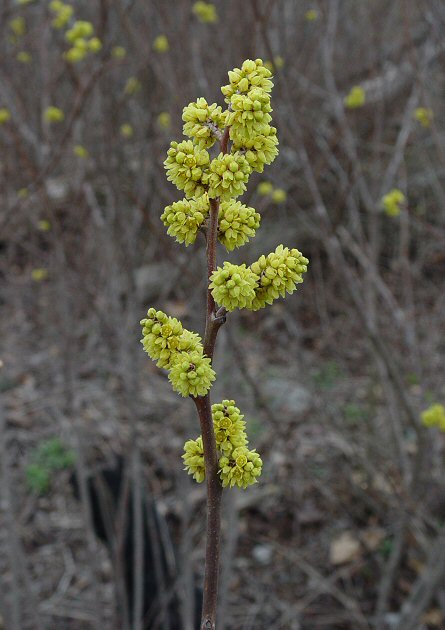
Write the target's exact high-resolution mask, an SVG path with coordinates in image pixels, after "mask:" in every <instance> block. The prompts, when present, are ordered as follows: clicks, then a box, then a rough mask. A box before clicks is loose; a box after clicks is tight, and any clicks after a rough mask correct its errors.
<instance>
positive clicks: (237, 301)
mask: <svg viewBox="0 0 445 630" xmlns="http://www.w3.org/2000/svg"><path fill="white" fill-rule="evenodd" d="M210 281H211V282H210V285H209V287H210V289H211V291H212V295H213V299H214V300H215V302H216V303H217V304H219V305H220V306H224V307H225V308H226V309H227V310H228V311H233V310H235V309H236V308H250V307H251V305H252V302H253V300H254V299H255V288H256V287H257V283H258V281H259V276H258V275H257V274H255V273H254V272H253V271H252V269H250V268H249V267H246V265H245V264H242V265H233V264H232V263H230V262H228V261H227V260H226V261H225V262H224V265H223V267H218V268H217V269H216V271H214V272H213V273H212V275H211V276H210Z"/></svg>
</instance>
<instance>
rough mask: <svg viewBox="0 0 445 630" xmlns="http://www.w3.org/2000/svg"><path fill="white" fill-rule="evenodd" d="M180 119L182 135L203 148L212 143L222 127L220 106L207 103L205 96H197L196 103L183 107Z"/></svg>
mask: <svg viewBox="0 0 445 630" xmlns="http://www.w3.org/2000/svg"><path fill="white" fill-rule="evenodd" d="M182 120H183V121H184V123H185V124H184V127H183V133H184V135H185V136H188V137H189V138H193V139H194V141H195V142H196V144H197V145H198V146H199V147H201V148H203V149H207V148H209V147H211V146H213V145H214V143H215V140H216V139H217V137H218V136H220V135H221V130H222V129H223V127H224V120H223V116H222V110H221V107H219V105H216V103H212V104H211V105H209V104H208V103H207V101H206V99H205V98H198V100H197V101H196V103H190V104H189V105H187V107H184V110H183V112H182Z"/></svg>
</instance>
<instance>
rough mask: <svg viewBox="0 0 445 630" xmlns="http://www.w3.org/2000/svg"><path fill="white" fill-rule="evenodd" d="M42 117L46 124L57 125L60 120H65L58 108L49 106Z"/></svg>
mask: <svg viewBox="0 0 445 630" xmlns="http://www.w3.org/2000/svg"><path fill="white" fill-rule="evenodd" d="M43 117H44V119H45V120H46V122H47V123H58V122H62V120H63V119H64V118H65V114H64V113H63V111H62V110H61V109H60V108H59V107H55V106H54V105H50V106H49V107H47V108H46V110H45V113H44V114H43Z"/></svg>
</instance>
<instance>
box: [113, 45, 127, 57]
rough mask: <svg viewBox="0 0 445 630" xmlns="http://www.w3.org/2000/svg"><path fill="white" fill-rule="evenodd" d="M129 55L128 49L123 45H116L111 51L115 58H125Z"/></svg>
mask: <svg viewBox="0 0 445 630" xmlns="http://www.w3.org/2000/svg"><path fill="white" fill-rule="evenodd" d="M126 55H127V51H126V50H125V48H124V47H123V46H115V47H114V48H113V50H112V51H111V56H112V57H114V58H115V59H123V58H124V57H125V56H126Z"/></svg>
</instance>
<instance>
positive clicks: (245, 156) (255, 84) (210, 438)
mask: <svg viewBox="0 0 445 630" xmlns="http://www.w3.org/2000/svg"><path fill="white" fill-rule="evenodd" d="M271 76H272V75H271V72H270V70H269V69H267V68H266V67H265V65H264V64H263V62H262V60H261V59H256V60H255V61H254V60H252V59H247V60H246V61H245V62H244V63H243V65H242V67H241V68H235V69H234V70H233V71H230V72H229V85H225V86H223V87H222V88H221V91H222V93H223V94H224V96H225V102H226V104H227V105H228V107H227V109H225V110H224V111H223V110H222V108H221V107H220V106H218V105H217V104H216V103H210V104H209V103H207V101H206V99H205V98H202V97H201V98H198V99H197V100H196V102H193V103H190V104H189V105H187V107H184V110H183V113H182V120H183V121H184V123H185V124H184V127H183V132H184V135H185V136H187V137H188V138H189V139H188V140H183V141H182V142H176V141H172V142H171V143H170V148H169V149H168V151H167V158H166V159H165V161H164V166H165V169H166V172H167V179H168V180H169V181H171V182H172V183H173V184H175V186H176V187H177V188H178V190H182V191H184V195H185V198H184V199H183V200H180V201H176V202H174V203H172V204H171V205H169V206H167V207H166V208H165V209H164V212H163V214H162V216H161V220H162V222H163V223H164V225H165V227H166V228H167V233H168V234H169V235H170V236H172V237H174V238H175V239H176V240H177V241H178V242H179V243H184V244H185V246H186V247H187V246H189V245H191V244H193V243H194V242H195V240H196V238H197V236H198V233H199V232H200V231H202V232H204V234H205V237H206V257H207V281H208V286H207V305H206V318H205V320H206V322H205V332H204V342H202V340H201V337H200V336H199V335H198V334H197V333H195V332H193V331H190V330H187V329H186V328H185V327H184V326H183V325H182V323H181V322H180V321H178V320H177V319H176V318H175V317H171V316H169V315H167V314H166V313H164V312H163V311H159V310H156V309H155V308H153V307H151V308H149V309H148V312H147V317H146V318H145V319H143V320H142V321H141V325H142V335H143V338H142V340H141V342H142V345H143V347H144V350H145V351H146V352H147V354H148V355H149V356H150V358H151V359H153V361H156V364H157V366H158V367H160V368H163V369H166V370H167V371H168V379H169V381H170V383H171V385H172V387H173V389H174V390H175V391H176V392H177V393H178V394H180V395H181V396H184V397H187V396H190V398H192V399H193V401H194V403H195V405H196V409H197V411H198V416H199V422H200V425H201V435H200V436H198V437H197V438H196V439H195V440H193V439H192V440H187V441H186V443H185V444H184V454H183V455H182V459H183V461H184V465H185V470H186V471H187V472H188V474H189V475H193V479H194V480H195V481H196V482H197V483H202V482H203V481H204V480H205V481H206V483H207V540H206V558H205V574H204V597H203V608H202V618H201V630H216V607H217V595H218V573H219V557H220V529H221V497H222V491H223V488H233V487H235V486H236V487H238V488H242V489H244V490H245V489H246V488H248V487H249V486H251V485H253V484H255V483H257V481H258V478H259V476H260V475H261V471H262V467H263V462H262V460H261V457H260V455H259V453H257V451H256V450H255V449H250V448H249V440H248V434H247V431H246V422H245V421H244V419H243V418H244V415H243V414H242V413H241V410H240V409H239V408H238V407H237V406H236V404H235V401H234V400H232V399H230V398H225V399H224V400H222V401H221V402H218V403H215V404H213V405H211V404H210V395H209V391H210V388H211V386H212V383H213V381H214V380H215V378H216V374H215V371H214V370H213V365H212V360H213V353H214V349H215V342H216V337H217V335H218V331H219V329H220V327H221V326H222V324H224V322H225V321H226V314H227V312H228V311H233V310H235V309H241V308H246V309H250V310H251V311H256V310H258V309H260V308H265V307H266V306H267V305H268V304H272V303H273V302H274V301H275V300H277V299H278V298H280V297H284V296H285V294H286V293H293V291H295V289H296V288H297V284H299V283H301V282H303V278H302V274H303V273H305V272H306V269H307V264H308V262H309V261H308V259H307V258H305V257H304V256H303V255H302V254H301V253H300V252H299V251H298V249H295V248H292V249H289V248H288V247H284V245H278V247H277V248H276V249H275V251H274V252H270V253H269V254H267V255H262V256H261V257H260V258H259V260H257V261H256V262H253V263H252V264H251V265H246V263H242V264H241V265H235V264H233V263H230V262H229V261H225V262H224V264H223V267H217V266H216V247H217V242H218V241H219V242H220V243H221V245H223V246H224V247H225V248H226V249H227V251H232V250H233V249H234V248H235V247H240V246H242V245H244V244H245V243H246V242H247V241H248V240H249V239H250V238H252V237H253V236H255V231H256V230H257V229H258V227H259V225H260V219H261V217H260V214H259V213H258V212H257V211H256V210H255V209H254V208H251V207H248V206H246V205H244V204H243V203H241V202H239V201H237V197H239V196H240V195H241V194H242V193H243V192H244V191H245V190H246V184H247V183H248V180H249V177H250V175H251V174H252V173H253V172H254V171H257V172H259V173H262V172H263V169H264V166H265V165H268V164H271V163H272V162H273V160H274V159H275V157H276V156H277V154H278V149H277V146H278V138H277V134H276V131H277V130H276V129H275V127H272V126H271V125H270V124H269V122H270V121H271V119H272V118H271V115H270V112H271V111H272V108H271V106H270V91H271V90H272V87H273V83H272V81H271ZM215 143H216V147H215V148H216V149H218V148H219V153H217V155H216V157H213V159H211V156H210V153H209V151H208V149H211V148H212V147H214V145H215Z"/></svg>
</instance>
